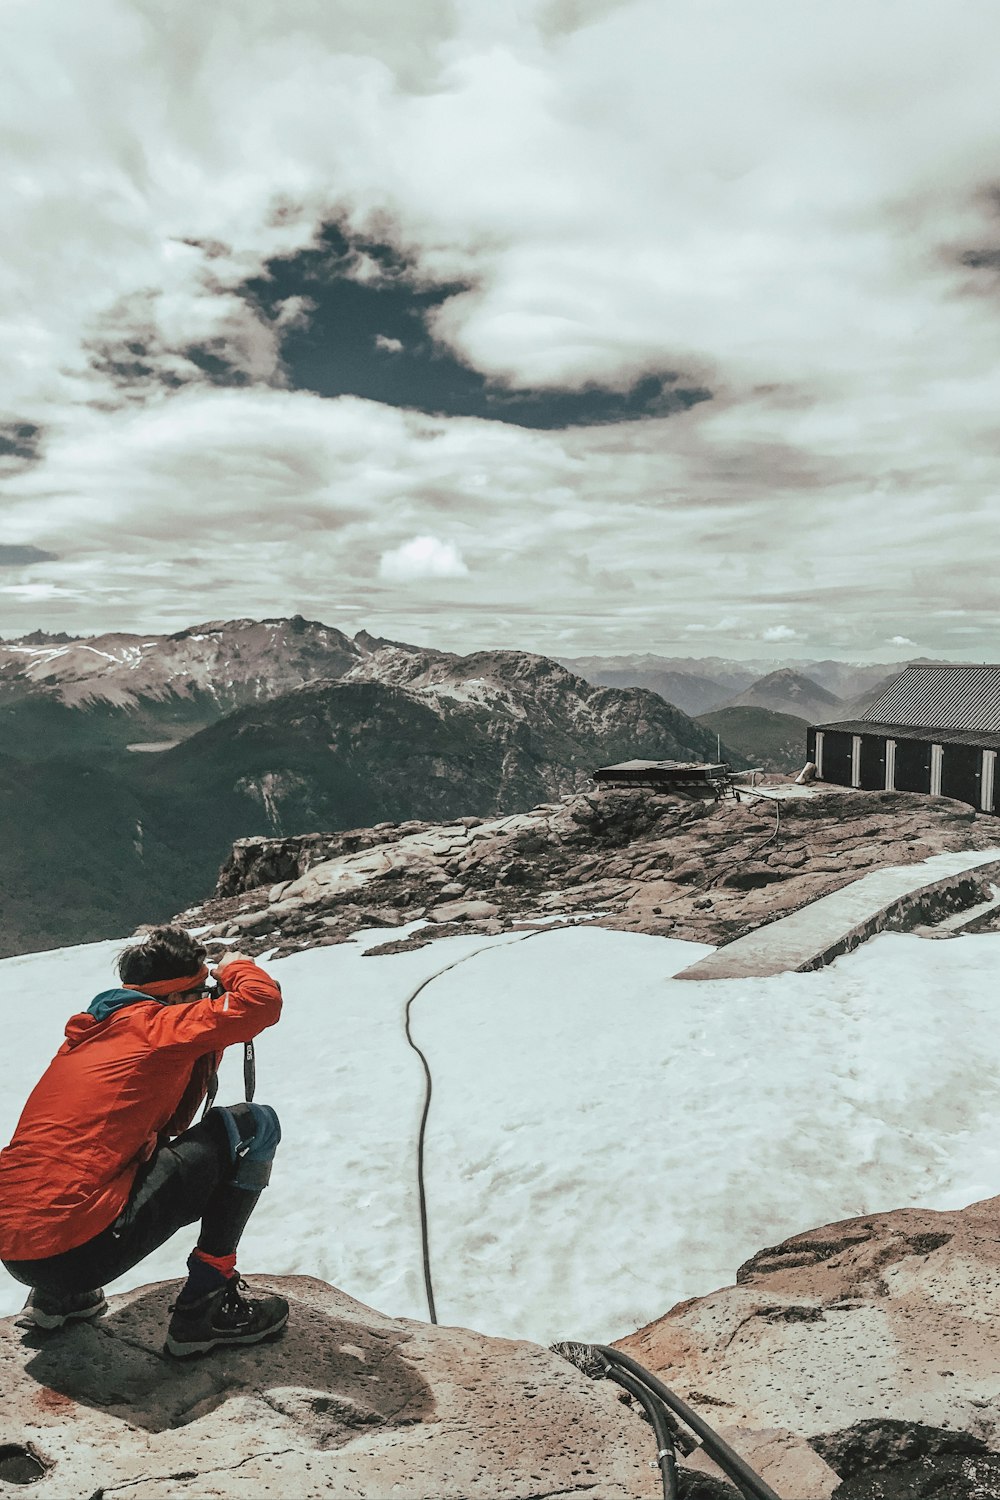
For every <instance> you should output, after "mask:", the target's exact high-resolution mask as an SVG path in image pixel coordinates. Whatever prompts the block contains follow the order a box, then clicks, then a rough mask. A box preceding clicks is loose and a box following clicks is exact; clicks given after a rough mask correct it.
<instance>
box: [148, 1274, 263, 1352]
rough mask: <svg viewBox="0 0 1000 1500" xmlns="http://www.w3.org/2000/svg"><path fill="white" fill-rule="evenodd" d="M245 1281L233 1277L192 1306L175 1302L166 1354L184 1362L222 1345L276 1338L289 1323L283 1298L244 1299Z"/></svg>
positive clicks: (252, 1342) (247, 1289) (256, 1342)
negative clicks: (173, 1355)
mask: <svg viewBox="0 0 1000 1500" xmlns="http://www.w3.org/2000/svg"><path fill="white" fill-rule="evenodd" d="M245 1291H249V1287H248V1286H247V1284H246V1282H245V1281H241V1280H240V1278H239V1276H237V1275H233V1276H231V1277H230V1278H229V1280H228V1281H227V1283H226V1285H225V1286H222V1287H219V1289H218V1290H217V1291H214V1292H208V1293H207V1294H206V1295H205V1296H204V1297H198V1298H197V1299H196V1300H195V1301H192V1302H175V1303H174V1305H173V1307H172V1308H171V1313H172V1314H173V1316H172V1317H171V1319H170V1326H169V1327H168V1329H167V1352H168V1353H169V1354H175V1355H177V1357H178V1358H179V1359H184V1358H186V1357H187V1356H188V1355H190V1354H207V1353H208V1351H209V1349H215V1348H217V1347H218V1346H219V1345H220V1344H259V1343H260V1342H261V1341H262V1340H263V1339H270V1338H274V1336H275V1334H278V1333H280V1332H281V1330H282V1329H283V1328H284V1326H285V1324H286V1323H287V1322H288V1303H287V1302H286V1301H285V1299H284V1297H276V1296H272V1295H271V1294H266V1295H265V1296H263V1297H254V1298H252V1299H251V1298H250V1297H243V1296H241V1295H240V1294H241V1292H245Z"/></svg>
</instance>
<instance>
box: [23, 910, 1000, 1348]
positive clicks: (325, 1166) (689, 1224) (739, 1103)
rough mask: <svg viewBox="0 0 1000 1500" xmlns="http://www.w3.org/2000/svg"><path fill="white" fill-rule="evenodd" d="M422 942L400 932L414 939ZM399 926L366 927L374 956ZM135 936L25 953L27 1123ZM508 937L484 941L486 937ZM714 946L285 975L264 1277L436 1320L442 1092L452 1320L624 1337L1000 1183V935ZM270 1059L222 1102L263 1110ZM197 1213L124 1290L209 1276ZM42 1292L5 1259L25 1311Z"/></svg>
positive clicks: (489, 948) (395, 963) (264, 1209)
mask: <svg viewBox="0 0 1000 1500" xmlns="http://www.w3.org/2000/svg"><path fill="white" fill-rule="evenodd" d="M396 935H398V933H397V934H396ZM385 936H386V934H382V933H366V934H365V935H364V944H365V945H371V944H374V943H377V942H379V941H381V940H383V938H384V937H385ZM120 947H121V944H119V943H102V944H95V945H91V946H89V947H83V948H77V949H66V950H61V951H59V952H55V953H48V954H32V955H25V956H23V957H19V958H15V959H8V960H5V961H3V962H2V963H0V1004H2V1006H3V1015H4V1024H5V1034H6V1037H7V1042H8V1047H7V1067H6V1068H5V1070H4V1075H3V1081H2V1083H0V1138H2V1139H3V1140H4V1141H5V1140H6V1139H8V1138H9V1136H10V1134H11V1132H12V1130H13V1128H14V1125H15V1123H16V1120H17V1116H18V1114H19V1112H20V1109H21V1106H22V1104H23V1101H24V1098H25V1097H26V1096H27V1093H28V1092H29V1090H30V1088H31V1087H32V1085H33V1083H34V1081H35V1079H36V1078H37V1077H38V1075H39V1074H40V1072H41V1071H42V1069H43V1068H44V1067H45V1065H46V1063H47V1062H48V1060H49V1058H50V1057H51V1055H52V1053H53V1052H54V1051H55V1050H56V1048H57V1047H58V1045H59V1043H60V1041H61V1035H62V1028H63V1025H64V1023H65V1020H66V1017H67V1016H68V1015H69V1014H70V1013H72V1012H73V1011H74V1010H78V1009H83V1008H85V1006H86V1005H87V1003H88V1002H89V1000H90V998H91V996H92V995H93V994H94V993H96V992H97V991H98V990H100V989H104V988H107V987H108V986H109V985H110V984H111V983H113V982H114V976H113V972H112V963H113V959H114V956H115V954H116V953H117V952H118V950H119V948H120ZM477 949H482V950H484V951H482V952H479V953H476V952H475V950H477ZM705 951H707V950H706V949H704V948H703V947H701V946H700V945H696V944H691V943H681V942H672V941H668V940H664V939H660V938H652V937H646V936H641V935H637V934H628V933H617V932H607V931H603V930H601V929H597V928H568V929H567V928H563V929H555V930H552V929H546V930H544V931H543V932H541V933H539V934H538V935H533V936H532V937H530V938H528V939H527V940H518V939H514V938H512V937H511V935H510V934H504V935H501V936H499V937H496V938H493V939H488V938H485V939H484V938H482V937H471V936H470V937H460V938H451V939H446V940H442V941H438V942H436V943H434V944H432V945H431V946H429V947H427V948H423V949H419V950H417V951H415V952H412V953H405V954H397V955H387V956H382V957H377V958H365V957H364V954H363V947H362V945H361V944H360V943H348V944H344V945H340V946H336V947H331V948H324V949H316V950H313V951H311V952H308V953H303V954H297V955H295V956H294V957H291V958H288V959H284V960H282V961H280V962H278V963H275V964H274V965H273V966H272V965H266V966H267V967H271V968H273V972H274V973H275V975H276V976H277V977H278V978H279V979H280V980H281V983H282V986H283V989H284V993H285V1011H284V1015H283V1018H282V1021H281V1023H280V1024H279V1025H278V1026H277V1027H275V1028H273V1029H271V1030H270V1031H267V1032H265V1033H263V1035H262V1036H261V1037H260V1038H259V1039H258V1042H257V1055H258V1088H257V1097H258V1098H259V1099H260V1100H261V1101H262V1102H266V1103H271V1104H273V1105H274V1106H275V1107H276V1108H277V1110H278V1113H279V1115H280V1117H281V1122H282V1127H283V1131H284V1139H283V1141H282V1144H281V1146H280V1147H279V1151H278V1156H277V1159H276V1162H275V1169H274V1177H273V1180H272V1184H271V1186H270V1187H269V1188H268V1190H267V1192H266V1193H265V1194H264V1196H263V1198H262V1199H261V1202H260V1205H259V1207H258V1209H257V1211H256V1213H255V1214H254V1218H253V1220H252V1222H251V1225H250V1227H249V1228H248V1230H247V1232H246V1235H245V1237H244V1242H243V1251H242V1254H241V1270H243V1271H244V1272H245V1273H247V1274H250V1275H252V1273H253V1272H254V1271H255V1270H256V1271H258V1272H260V1273H265V1272H268V1273H272V1274H277V1273H286V1272H298V1273H303V1274H310V1275H316V1276H321V1277H323V1278H324V1279H326V1280H328V1281H331V1282H333V1283H334V1284H336V1285H337V1286H340V1287H342V1288H343V1289H344V1290H345V1291H347V1292H348V1293H350V1294H351V1295H352V1296H354V1297H357V1298H358V1299H359V1300H361V1301H363V1302H367V1303H369V1304H371V1305H373V1306H376V1307H379V1308H380V1309H382V1310H383V1311H384V1312H386V1313H390V1314H395V1315H405V1316H411V1317H418V1318H423V1317H426V1314H427V1308H426V1301H425V1298H424V1291H423V1276H422V1266H421V1254H420V1236H419V1220H418V1203H417V1190H416V1136H417V1127H418V1124H419V1119H420V1112H421V1109H422V1104H423V1072H422V1069H421V1066H420V1061H419V1059H418V1058H417V1056H416V1054H415V1053H413V1052H412V1051H411V1050H410V1049H409V1048H408V1047H407V1045H406V1042H405V1038H404V1033H403V1009H404V1005H405V1001H406V998H407V996H408V995H409V994H410V993H411V992H412V990H413V989H414V988H415V987H416V985H418V984H419V983H420V981H421V980H422V979H424V978H426V977H427V976H428V975H431V974H434V973H436V972H437V971H438V970H440V969H442V968H443V967H444V966H445V965H446V964H451V963H453V962H454V961H455V960H456V959H458V958H462V957H464V956H465V955H469V954H475V956H472V957H469V958H468V960H467V961H466V962H463V963H461V964H459V966H458V967H457V968H455V969H453V970H451V971H450V972H448V973H445V974H442V975H441V977H440V978H437V979H435V980H434V981H433V982H432V983H431V984H430V985H429V986H428V987H427V988H426V989H425V990H424V991H423V992H422V993H421V994H420V995H419V996H418V997H417V999H416V1000H415V1002H414V1005H413V1032H414V1037H415V1040H416V1041H417V1043H418V1044H419V1045H420V1046H421V1047H422V1048H423V1050H424V1051H425V1052H426V1053H427V1056H428V1059H429V1061H430V1065H431V1069H432V1072H433V1077H434V1093H433V1099H432V1105H431V1114H430V1121H429V1127H428V1138H427V1162H426V1173H427V1195H428V1210H429V1217H430V1230H431V1262H432V1270H433V1277H434V1290H435V1296H436V1301H437V1312H438V1317H439V1319H440V1321H441V1322H442V1323H455V1324H464V1325H470V1326H473V1327H476V1328H479V1329H482V1330H484V1331H485V1332H488V1333H493V1334H500V1335H506V1336H510V1337H524V1338H532V1339H537V1340H539V1341H541V1342H548V1341H550V1340H552V1339H555V1338H578V1339H585V1340H594V1339H599V1340H607V1339H610V1338H614V1337H617V1336H619V1335H621V1334H622V1333H625V1332H628V1331H630V1330H631V1329H633V1328H635V1327H637V1326H639V1325H641V1324H642V1323H645V1322H648V1321H650V1320H651V1319H653V1318H656V1317H658V1316H660V1315H661V1314H662V1313H664V1312H665V1311H666V1310H667V1309H668V1308H669V1307H670V1306H672V1305H673V1303H675V1302H677V1301H679V1300H680V1299H681V1298H684V1297H689V1296H694V1295H698V1294H701V1293H704V1292H707V1291H710V1290H712V1289H713V1288H714V1287H716V1286H719V1285H722V1284H725V1283H728V1282H730V1281H732V1279H733V1276H734V1273H735V1270H736V1267H737V1266H738V1265H739V1264H740V1262H741V1261H743V1260H745V1259H746V1258H747V1257H748V1256H750V1255H751V1254H753V1253H754V1252H755V1251H756V1250H759V1249H761V1248H762V1247H763V1246H765V1245H768V1244H773V1243H775V1242H776V1241H777V1240H779V1239H781V1238H783V1237H784V1236H786V1235H788V1234H792V1233H795V1232H798V1231H800V1230H806V1229H810V1228H814V1227H817V1226H819V1225H821V1224H823V1223H827V1222H830V1221H832V1220H836V1219H839V1218H845V1217H848V1216H852V1215H855V1214H863V1213H868V1212H874V1211H878V1210H884V1209H889V1208H899V1207H903V1206H906V1205H908V1204H921V1205H924V1206H927V1207H932V1208H951V1207H958V1206H961V1205H963V1204H965V1203H967V1202H971V1201H974V1200H975V1199H977V1198H982V1197H986V1196H989V1195H991V1194H992V1193H994V1192H996V1191H998V1189H1000V1142H998V1141H997V1139H996V1127H995V1118H996V1100H997V1082H998V1074H1000V1028H998V1027H997V1024H996V1021H997V1002H996V998H995V997H996V994H997V979H998V977H1000V938H997V937H994V936H992V935H984V936H980V937H964V938H961V939H958V940H955V941H950V942H949V941H941V942H928V941H926V940H922V939H920V938H916V937H908V936H894V935H885V936H882V937H879V938H877V939H875V940H874V941H872V942H871V943H869V944H867V945H866V946H865V947H863V948H861V949H859V950H858V951H857V952H855V953H853V954H850V955H847V956H846V957H845V958H842V959H840V960H838V962H837V963H836V964H834V965H833V966H831V967H830V968H828V969H825V970H821V971H819V972H817V973H813V974H784V975H779V976H776V977H774V978H769V979H762V980H754V981H746V980H740V981H737V980H716V981H702V982H692V981H685V980H675V979H674V978H673V977H672V976H673V975H674V974H675V973H677V972H678V971H679V970H680V969H683V968H685V967H686V966H687V965H688V964H690V963H691V962H693V961H694V960H695V959H696V958H697V957H698V956H700V954H701V953H703V952H705ZM240 1054H241V1049H239V1048H234V1049H231V1055H230V1056H229V1057H228V1058H227V1061H226V1063H225V1065H224V1068H223V1076H222V1086H221V1089H220V1094H219V1098H220V1101H222V1102H225V1101H227V1100H228V1101H230V1102H231V1101H233V1100H235V1099H238V1098H240V1097H242V1068H241V1055H240ZM193 1241H194V1230H193V1229H185V1230H182V1231H181V1232H180V1234H179V1235H178V1236H176V1237H175V1239H174V1241H172V1242H171V1243H170V1244H168V1245H166V1246H164V1247H162V1248H161V1249H160V1250H159V1251H158V1252H156V1254H154V1255H153V1256H151V1257H150V1258H149V1259H148V1260H146V1261H145V1262H144V1263H143V1264H142V1265H141V1266H139V1267H136V1269H135V1271H134V1272H132V1273H131V1274H130V1276H129V1277H127V1278H123V1279H122V1280H121V1281H120V1282H119V1283H117V1284H116V1285H117V1289H119V1290H121V1289H124V1288H125V1287H126V1286H129V1285H140V1284H142V1283H144V1282H147V1281H152V1280H157V1279H160V1278H169V1277H178V1276H180V1275H182V1274H183V1262H184V1258H185V1256H186V1254H187V1251H188V1249H189V1248H190V1246H191V1244H192V1243H193ZM23 1298H24V1292H23V1289H22V1288H21V1287H19V1286H18V1285H17V1284H16V1283H14V1282H13V1281H12V1280H11V1279H10V1278H9V1277H7V1276H6V1275H5V1274H4V1273H0V1313H3V1314H6V1313H10V1312H13V1311H14V1310H16V1309H17V1308H18V1307H19V1306H20V1305H21V1303H22V1302H23Z"/></svg>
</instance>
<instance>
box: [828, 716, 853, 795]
mask: <svg viewBox="0 0 1000 1500" xmlns="http://www.w3.org/2000/svg"><path fill="white" fill-rule="evenodd" d="M853 762H854V736H853V734H845V733H844V731H843V730H841V729H825V730H824V731H823V780H824V781H832V782H833V783H834V785H835V786H850V785H851V770H852V767H853Z"/></svg>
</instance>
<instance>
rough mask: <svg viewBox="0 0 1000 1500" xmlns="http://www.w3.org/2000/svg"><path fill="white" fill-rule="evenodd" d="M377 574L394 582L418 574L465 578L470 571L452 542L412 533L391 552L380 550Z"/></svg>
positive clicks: (414, 576)
mask: <svg viewBox="0 0 1000 1500" xmlns="http://www.w3.org/2000/svg"><path fill="white" fill-rule="evenodd" d="M378 571H379V576H380V577H381V578H389V579H391V580H392V581H393V582H395V583H410V582H412V581H413V580H414V579H417V578H465V577H466V576H467V574H468V572H469V570H468V568H467V567H466V565H465V563H464V562H463V560H462V555H461V553H460V552H459V550H458V548H457V547H456V546H455V544H454V543H453V542H442V541H439V540H438V538H437V537H436V536H415V537H412V538H411V539H410V541H408V542H402V543H401V544H400V546H398V547H396V548H395V549H394V550H393V551H392V552H383V554H382V558H381V561H380V563H379V570H378Z"/></svg>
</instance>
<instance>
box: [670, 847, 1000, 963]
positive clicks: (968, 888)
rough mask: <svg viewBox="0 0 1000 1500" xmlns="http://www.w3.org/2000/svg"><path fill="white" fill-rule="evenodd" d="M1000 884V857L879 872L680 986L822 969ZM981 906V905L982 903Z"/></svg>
mask: <svg viewBox="0 0 1000 1500" xmlns="http://www.w3.org/2000/svg"><path fill="white" fill-rule="evenodd" d="M997 876H1000V849H985V850H983V849H980V850H978V851H975V852H973V851H971V850H962V851H959V852H957V853H954V854H934V855H932V856H931V857H930V859H925V860H922V861H921V862H920V864H916V865H890V866H888V867H887V868H885V869H883V870H873V871H872V872H871V874H870V875H863V876H862V877H861V878H860V880H855V881H852V883H851V884H850V885H846V886H844V887H843V889H842V890H839V891H832V892H831V894H830V895H829V896H821V897H820V898H819V900H818V901H812V902H810V904H809V905H808V906H803V907H801V908H800V910H799V911H793V912H792V913H791V914H790V915H789V916H787V917H782V918H781V919H780V920H779V921H777V922H771V923H769V924H768V925H767V926H766V927H759V928H758V929H757V930H756V932H751V933H748V934H747V936H746V937H742V938H737V939H736V941H735V942H734V943H727V944H726V946H725V947H724V948H716V950H715V952H714V953H709V954H707V955H706V957H705V958H701V959H699V960H698V962H697V963H695V964H692V965H691V967H690V968H688V969H682V970H681V972H680V973H679V974H677V975H676V976H675V978H677V979H744V978H750V977H760V976H763V975H767V974H784V973H786V972H787V971H789V970H796V971H801V970H803V969H819V968H821V967H822V966H823V964H828V963H830V962H831V961H832V960H833V959H835V958H837V957H838V955H839V954H841V953H849V952H850V950H851V949H852V948H857V947H858V945H859V944H860V943H863V942H865V941H866V939H868V938H870V937H873V936H874V934H875V933H876V932H883V931H884V930H885V929H886V928H889V927H893V928H896V929H897V930H898V929H904V930H905V929H906V928H908V927H915V926H917V925H918V924H919V923H921V922H926V921H927V920H928V918H929V917H930V916H931V912H932V909H937V910H938V911H940V905H941V902H942V900H943V899H944V900H948V898H950V901H951V905H952V906H953V908H959V907H962V906H970V905H972V904H973V902H974V901H975V900H976V899H977V897H978V896H979V890H980V888H981V883H982V881H983V880H987V879H990V878H996V877H997ZM980 899H981V898H980Z"/></svg>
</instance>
